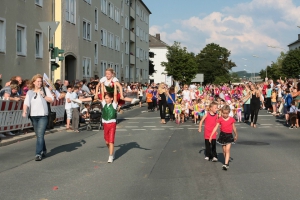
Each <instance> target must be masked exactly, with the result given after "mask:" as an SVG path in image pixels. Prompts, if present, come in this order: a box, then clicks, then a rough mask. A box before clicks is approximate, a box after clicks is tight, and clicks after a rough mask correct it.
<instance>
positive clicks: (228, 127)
mask: <svg viewBox="0 0 300 200" xmlns="http://www.w3.org/2000/svg"><path fill="white" fill-rule="evenodd" d="M217 123H219V124H220V131H221V132H224V133H228V134H231V133H232V125H233V124H234V123H235V119H234V118H233V117H229V119H228V120H224V118H223V117H220V118H219V119H218V120H217Z"/></svg>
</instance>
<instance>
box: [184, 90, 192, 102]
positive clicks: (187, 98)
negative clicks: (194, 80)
mask: <svg viewBox="0 0 300 200" xmlns="http://www.w3.org/2000/svg"><path fill="white" fill-rule="evenodd" d="M182 96H183V100H187V101H190V100H191V97H190V91H189V90H183V91H182Z"/></svg>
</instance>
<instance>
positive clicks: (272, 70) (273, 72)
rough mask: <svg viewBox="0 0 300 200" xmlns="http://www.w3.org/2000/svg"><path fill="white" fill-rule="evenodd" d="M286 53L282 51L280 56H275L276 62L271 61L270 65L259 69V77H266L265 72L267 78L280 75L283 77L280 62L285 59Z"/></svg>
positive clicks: (274, 77) (275, 77)
mask: <svg viewBox="0 0 300 200" xmlns="http://www.w3.org/2000/svg"><path fill="white" fill-rule="evenodd" d="M285 57H286V54H285V53H284V52H281V53H280V56H279V57H278V58H277V60H276V62H272V64H271V65H268V66H267V68H266V70H267V71H266V70H264V69H263V70H261V71H260V72H259V75H260V77H261V78H262V79H263V80H264V79H265V78H266V73H267V76H268V78H269V79H273V80H276V79H279V78H280V77H284V76H285V75H284V73H283V71H282V63H283V60H284V59H285Z"/></svg>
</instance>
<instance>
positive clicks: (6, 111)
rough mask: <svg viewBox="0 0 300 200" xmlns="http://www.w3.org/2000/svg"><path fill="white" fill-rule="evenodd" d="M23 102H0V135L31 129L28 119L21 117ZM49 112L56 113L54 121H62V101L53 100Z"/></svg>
mask: <svg viewBox="0 0 300 200" xmlns="http://www.w3.org/2000/svg"><path fill="white" fill-rule="evenodd" d="M23 103H24V102H23V101H9V100H0V133H2V132H8V131H15V130H23V129H25V128H31V127H32V124H31V121H30V119H28V118H24V117H22V112H23ZM51 110H52V111H53V112H56V121H57V122H60V121H63V120H64V112H65V105H64V100H55V101H54V102H53V103H52V105H51Z"/></svg>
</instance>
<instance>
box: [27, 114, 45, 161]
mask: <svg viewBox="0 0 300 200" xmlns="http://www.w3.org/2000/svg"><path fill="white" fill-rule="evenodd" d="M31 122H32V125H33V128H34V132H35V135H36V150H35V155H40V156H41V155H42V152H46V151H47V149H46V144H45V139H44V136H45V131H46V128H47V124H48V116H31Z"/></svg>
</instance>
